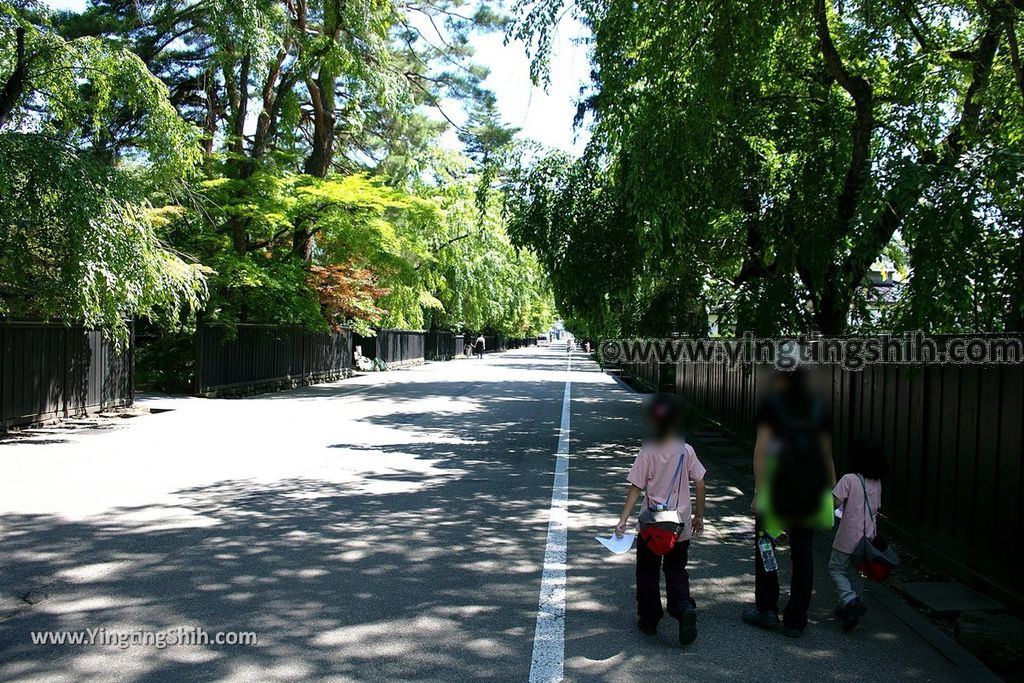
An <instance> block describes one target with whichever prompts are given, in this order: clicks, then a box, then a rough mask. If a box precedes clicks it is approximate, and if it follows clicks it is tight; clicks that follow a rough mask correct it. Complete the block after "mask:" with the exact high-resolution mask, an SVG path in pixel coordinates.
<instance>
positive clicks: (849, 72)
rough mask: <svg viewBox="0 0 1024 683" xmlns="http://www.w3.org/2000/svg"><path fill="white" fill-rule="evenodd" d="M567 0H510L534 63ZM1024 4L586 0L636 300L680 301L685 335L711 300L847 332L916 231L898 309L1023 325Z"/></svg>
mask: <svg viewBox="0 0 1024 683" xmlns="http://www.w3.org/2000/svg"><path fill="white" fill-rule="evenodd" d="M562 7H563V3H562V2H550V1H547V0H544V1H535V0H524V1H523V2H520V3H518V6H517V9H518V12H519V16H520V20H519V23H518V24H517V26H516V28H515V29H514V30H515V32H516V35H519V36H521V37H524V38H526V39H530V40H533V41H534V42H533V44H534V47H535V49H537V50H539V53H538V54H539V56H538V63H539V64H541V65H543V62H544V59H545V50H546V49H547V48H548V47H549V45H548V36H549V30H550V26H551V22H552V21H555V18H556V17H557V16H559V13H560V11H561V10H562ZM1020 9H1021V8H1020V7H1018V6H1017V3H1016V2H1011V1H1010V0H992V1H990V2H989V1H986V2H954V1H952V0H948V1H946V0H937V1H935V2H906V1H904V0H892V1H884V0H863V1H862V2H852V1H848V2H838V1H835V2H833V1H831V0H814V2H790V1H784V2H772V3H755V2H738V3H715V2H707V1H705V0H684V1H681V2H673V3H634V2H628V1H626V0H594V1H586V2H579V3H576V4H575V11H576V12H577V13H578V16H579V17H580V18H581V19H582V20H583V21H584V22H585V23H586V24H587V25H588V26H589V27H590V28H591V29H592V31H593V54H592V59H593V62H594V73H595V79H594V84H593V92H591V93H589V94H588V96H587V98H586V99H585V102H584V103H585V105H586V106H587V107H588V108H589V110H590V111H591V112H592V113H593V115H594V117H595V126H594V131H593V133H594V135H593V138H592V142H591V145H590V149H588V152H587V153H588V155H589V156H590V157H592V158H594V159H598V160H600V162H599V167H600V170H601V171H602V172H603V173H604V174H605V177H606V182H605V183H604V184H603V191H604V192H610V194H611V196H610V197H609V201H610V203H611V204H612V205H614V206H617V207H621V209H617V210H618V211H620V215H621V216H622V218H623V223H622V224H621V225H620V226H619V228H618V230H621V231H622V232H624V233H626V235H629V236H630V237H623V238H620V239H625V240H626V241H627V242H629V243H631V244H632V247H633V254H634V255H635V256H637V257H638V260H639V263H641V264H644V265H643V267H642V268H640V269H637V270H636V271H635V272H636V276H635V277H634V278H633V283H632V286H631V287H630V288H629V290H630V292H631V294H632V296H633V297H636V299H637V300H638V305H639V306H640V307H641V308H647V309H648V312H649V313H654V312H656V310H657V309H658V308H661V307H662V306H663V305H664V303H666V302H676V303H675V304H672V305H673V306H674V311H673V315H672V316H671V317H673V318H675V319H676V323H675V325H674V326H675V327H677V328H678V329H680V330H681V331H699V330H698V329H697V328H699V327H700V325H699V322H698V321H697V320H696V318H697V315H696V314H697V313H698V310H699V309H700V308H702V307H704V306H706V307H707V308H708V309H710V310H713V311H714V312H716V313H718V314H720V315H721V316H723V317H725V318H727V319H731V320H732V321H733V322H736V323H738V325H739V327H740V328H742V329H749V330H753V331H755V332H761V333H771V332H781V331H806V330H809V329H818V330H820V331H822V332H825V333H839V332H843V331H845V330H846V329H847V325H848V321H849V320H850V318H851V316H852V315H853V316H854V317H857V316H856V315H855V313H856V311H858V310H861V309H863V307H864V305H865V300H864V297H865V294H866V288H865V287H864V284H865V278H866V275H867V273H868V270H869V267H870V266H871V265H872V263H873V262H875V260H876V259H878V258H879V256H880V255H882V254H883V253H884V252H886V251H887V250H891V249H895V248H900V246H901V245H905V247H906V249H907V253H906V257H907V265H908V269H909V274H910V277H911V279H910V285H909V287H908V288H907V289H906V292H905V294H904V298H903V300H902V301H901V304H900V306H898V307H896V308H894V309H892V310H890V311H888V315H889V316H890V318H889V319H888V320H887V324H890V325H896V326H908V325H914V326H925V327H929V328H932V329H962V328H975V329H977V328H979V327H980V328H982V329H993V328H998V327H1014V326H1019V324H1020V310H1021V309H1020V305H1021V299H1020V293H1019V289H1014V288H1013V287H1007V286H1006V285H1007V284H1010V283H1014V286H1015V287H1019V285H1020V283H1021V277H1022V271H1021V268H1020V264H1021V262H1020V260H1019V258H1020V254H1021V245H1020V241H1021V238H1020V235H1021V228H1022V226H1021V223H1020V215H1021V213H1020V206H1019V204H1020V193H1019V192H1017V191H1016V190H1015V189H1014V188H1015V187H1017V186H1019V178H1020V177H1021V175H1020V174H1021V171H1022V166H1021V161H1022V158H1021V155H1020V153H1019V141H1020V139H1021V133H1022V131H1024V129H1022V127H1021V121H1022V120H1021V111H1022V106H1024V100H1022V99H1021V98H1020V94H1021V92H1022V91H1021V83H1022V82H1024V81H1022V79H1021V69H1020V55H1019V49H1018V45H1017V41H1016V34H1017V33H1018V32H1019V30H1020V25H1021V14H1020ZM538 26H539V27H540V28H538ZM569 173H572V171H569ZM579 200H580V201H588V200H587V199H586V198H583V197H580V199H579ZM569 201H572V199H571V198H570V199H569ZM581 210H582V209H581ZM524 215H527V214H524ZM571 215H573V213H572V212H570V211H563V212H560V213H559V214H556V215H555V219H556V221H558V222H561V221H562V220H563V218H562V217H563V216H571ZM564 230H565V231H566V232H568V233H570V234H572V230H571V229H570V228H568V227H565V228H564ZM633 237H635V239H632V238H633ZM901 237H902V240H901V239H900V238H901ZM572 244H573V245H576V246H575V248H578V249H584V250H591V249H592V247H590V246H589V245H588V244H587V241H586V240H582V239H575V240H573V242H572ZM964 254H970V256H971V257H970V258H969V259H966V260H965V259H963V255H964ZM953 261H956V263H955V264H954V263H953ZM950 266H955V267H953V268H950ZM556 281H557V280H556ZM965 282H966V283H968V286H966V287H964V283H965ZM940 290H941V293H942V294H941V296H938V297H936V293H937V292H939V291H940ZM594 294H599V292H594ZM603 294H605V295H607V296H610V297H613V298H614V297H616V296H624V295H623V294H621V293H619V294H616V293H615V292H613V291H612V289H611V288H610V287H609V288H608V289H606V291H605V292H603ZM559 296H560V297H561V296H562V295H561V294H560V295H559ZM694 301H696V302H701V305H697V306H694V305H693V304H688V303H687V302H694ZM631 310H632V309H630V308H626V309H625V313H624V315H625V318H626V319H630V318H633V314H632V313H631V312H630V311H631ZM1006 311H1010V314H1009V315H1007V314H1006ZM640 313H641V316H640V319H641V320H643V319H645V316H647V313H643V311H640ZM656 317H657V316H656ZM685 319H688V320H691V321H692V324H683V323H682V322H680V321H681V320H685ZM661 322H662V321H658V320H652V321H650V325H651V329H649V330H646V331H653V330H654V329H657V328H658V327H659V326H660V325H661ZM647 324H648V323H644V326H645V327H646V326H647Z"/></svg>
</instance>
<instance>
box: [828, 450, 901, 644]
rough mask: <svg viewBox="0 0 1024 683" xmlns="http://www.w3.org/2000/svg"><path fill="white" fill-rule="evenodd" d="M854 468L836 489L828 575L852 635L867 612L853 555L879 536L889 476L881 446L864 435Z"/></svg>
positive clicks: (852, 452) (854, 452)
mask: <svg viewBox="0 0 1024 683" xmlns="http://www.w3.org/2000/svg"><path fill="white" fill-rule="evenodd" d="M850 468H851V471H850V472H849V473H848V474H844V475H843V477H842V478H841V479H840V480H839V483H837V484H836V486H835V488H834V489H832V495H833V497H834V498H835V506H836V507H837V508H839V509H840V510H841V511H842V517H841V518H840V521H839V528H838V529H837V530H836V538H835V541H834V542H833V543H832V557H831V558H830V559H829V561H828V573H829V574H831V575H832V582H833V583H834V584H835V586H836V594H837V595H838V596H839V606H838V607H836V611H835V614H836V616H837V617H839V618H840V619H842V622H843V630H844V631H852V630H853V629H854V628H856V627H857V624H858V623H860V620H861V618H863V616H864V614H865V613H866V612H867V608H866V607H865V606H864V577H862V576H861V575H860V572H859V571H857V563H856V562H855V561H854V558H853V555H854V553H855V552H856V550H857V547H858V546H859V545H860V544H861V539H863V538H868V539H873V538H875V536H877V535H878V525H877V523H876V521H875V520H876V515H877V514H878V509H879V508H880V507H882V482H881V479H882V477H884V476H885V475H886V474H888V472H889V465H888V463H886V461H885V457H884V456H883V454H882V447H881V444H879V443H878V441H876V440H875V439H873V438H871V437H869V436H864V435H860V436H858V437H857V438H855V439H854V440H853V443H852V444H851V445H850Z"/></svg>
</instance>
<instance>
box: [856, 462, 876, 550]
mask: <svg viewBox="0 0 1024 683" xmlns="http://www.w3.org/2000/svg"><path fill="white" fill-rule="evenodd" d="M857 478H858V479H860V487H861V489H862V490H863V491H864V509H865V510H867V511H868V514H867V515H866V516H865V517H864V535H865V536H867V535H868V520H869V519H870V520H871V524H874V523H875V513H874V512H872V511H871V502H870V501H869V500H868V485H867V484H866V483H865V482H864V475H862V474H858V475H857Z"/></svg>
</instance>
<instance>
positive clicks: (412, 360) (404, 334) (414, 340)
mask: <svg viewBox="0 0 1024 683" xmlns="http://www.w3.org/2000/svg"><path fill="white" fill-rule="evenodd" d="M425 338H426V333H424V332H418V331H415V330H380V331H379V332H377V358H378V359H380V360H382V361H384V362H385V363H387V364H388V366H389V367H391V366H401V365H414V364H416V363H422V362H423V361H424V348H425Z"/></svg>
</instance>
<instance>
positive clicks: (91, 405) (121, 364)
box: [0, 321, 134, 429]
mask: <svg viewBox="0 0 1024 683" xmlns="http://www.w3.org/2000/svg"><path fill="white" fill-rule="evenodd" d="M132 353H133V346H132V341H131V336H130V335H129V342H128V344H127V345H126V346H125V347H123V348H118V347H117V345H116V344H115V343H114V342H113V340H112V339H111V338H110V335H109V334H105V333H103V332H100V331H98V330H87V329H85V328H82V327H68V326H65V325H60V324H47V323H37V322H13V321H0V429H7V428H8V427H14V426H19V425H25V424H31V423H34V422H42V421H46V420H52V419H56V418H64V417H76V416H79V415H84V414H86V413H88V412H94V411H100V410H104V409H107V408H112V407H118V406H129V405H131V404H132V400H133V392H134V385H133V382H132V369H133V368H132Z"/></svg>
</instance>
